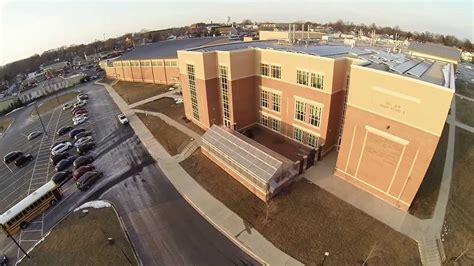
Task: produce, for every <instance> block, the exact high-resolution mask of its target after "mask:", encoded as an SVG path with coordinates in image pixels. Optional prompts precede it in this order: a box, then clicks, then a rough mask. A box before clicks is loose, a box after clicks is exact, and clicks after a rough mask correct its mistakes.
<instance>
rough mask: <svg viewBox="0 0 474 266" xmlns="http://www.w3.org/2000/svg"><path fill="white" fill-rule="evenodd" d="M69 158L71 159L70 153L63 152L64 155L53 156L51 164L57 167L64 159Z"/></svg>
mask: <svg viewBox="0 0 474 266" xmlns="http://www.w3.org/2000/svg"><path fill="white" fill-rule="evenodd" d="M67 157H69V153H68V152H62V153H58V154H55V155H53V156H51V164H52V165H56V164H58V163H59V161H61V160H62V159H66V158H67Z"/></svg>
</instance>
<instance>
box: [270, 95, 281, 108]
mask: <svg viewBox="0 0 474 266" xmlns="http://www.w3.org/2000/svg"><path fill="white" fill-rule="evenodd" d="M272 101H273V102H272V109H273V111H275V112H280V105H281V95H280V94H276V93H273V94H272Z"/></svg>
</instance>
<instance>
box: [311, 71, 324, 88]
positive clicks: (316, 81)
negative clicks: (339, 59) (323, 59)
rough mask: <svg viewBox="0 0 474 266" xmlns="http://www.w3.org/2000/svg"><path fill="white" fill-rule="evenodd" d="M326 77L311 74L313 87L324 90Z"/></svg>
mask: <svg viewBox="0 0 474 266" xmlns="http://www.w3.org/2000/svg"><path fill="white" fill-rule="evenodd" d="M323 82H324V76H323V75H319V74H315V73H311V87H313V88H316V89H321V90H322V89H323Z"/></svg>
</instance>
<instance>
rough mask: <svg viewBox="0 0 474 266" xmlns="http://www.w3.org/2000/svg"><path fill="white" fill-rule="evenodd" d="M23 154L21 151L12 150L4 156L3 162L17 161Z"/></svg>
mask: <svg viewBox="0 0 474 266" xmlns="http://www.w3.org/2000/svg"><path fill="white" fill-rule="evenodd" d="M21 155H23V152H21V151H11V152H9V153H7V155H5V156H3V162H4V163H11V162H13V161H15V160H16V159H17V158H18V157H20V156H21Z"/></svg>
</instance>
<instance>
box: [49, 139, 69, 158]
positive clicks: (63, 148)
mask: <svg viewBox="0 0 474 266" xmlns="http://www.w3.org/2000/svg"><path fill="white" fill-rule="evenodd" d="M72 147H73V146H72V144H71V142H64V143H60V144H58V145H57V146H55V147H54V148H52V149H51V155H55V154H58V153H62V152H65V151H68V150H69V149H71V148H72Z"/></svg>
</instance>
